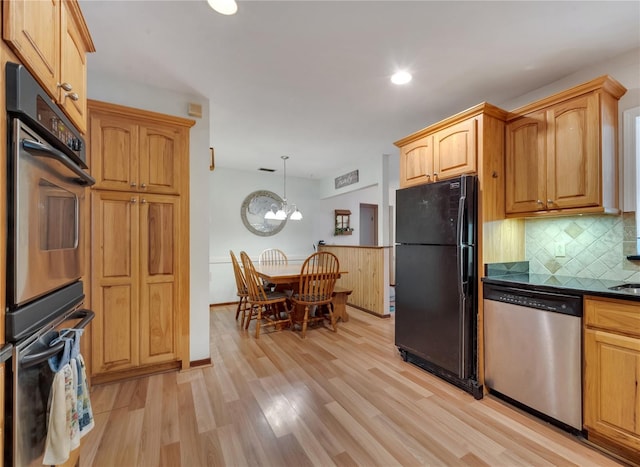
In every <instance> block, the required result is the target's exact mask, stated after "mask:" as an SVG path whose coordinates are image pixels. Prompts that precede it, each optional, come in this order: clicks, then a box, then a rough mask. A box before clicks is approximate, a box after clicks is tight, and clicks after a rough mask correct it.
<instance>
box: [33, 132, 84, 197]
mask: <svg viewBox="0 0 640 467" xmlns="http://www.w3.org/2000/svg"><path fill="white" fill-rule="evenodd" d="M22 147H23V148H24V149H26V150H27V151H35V152H37V153H39V154H42V155H43V156H45V157H50V158H51V159H55V160H57V161H59V162H61V163H62V164H63V165H64V166H65V167H66V168H68V169H69V170H71V171H72V172H73V173H74V174H76V175H77V176H78V177H80V180H77V183H78V184H79V185H86V186H91V185H95V184H96V179H95V178H93V177H92V176H91V175H89V174H88V173H86V172H85V171H84V170H82V169H81V168H80V167H78V165H76V164H74V163H73V161H72V160H71V159H69V156H67V155H66V154H65V153H63V152H62V151H58V150H57V149H54V148H50V147H48V146H45V145H44V144H41V143H39V142H37V141H33V140H31V139H26V138H25V139H23V140H22Z"/></svg>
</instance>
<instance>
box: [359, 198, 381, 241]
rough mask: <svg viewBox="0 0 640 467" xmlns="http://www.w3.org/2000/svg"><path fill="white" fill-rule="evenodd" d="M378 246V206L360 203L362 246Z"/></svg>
mask: <svg viewBox="0 0 640 467" xmlns="http://www.w3.org/2000/svg"><path fill="white" fill-rule="evenodd" d="M377 245H378V205H377V204H364V203H360V246H377Z"/></svg>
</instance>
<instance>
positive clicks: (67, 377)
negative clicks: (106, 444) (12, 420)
mask: <svg viewBox="0 0 640 467" xmlns="http://www.w3.org/2000/svg"><path fill="white" fill-rule="evenodd" d="M60 341H62V342H64V347H63V350H62V353H61V354H59V355H55V356H53V357H51V358H50V359H49V366H50V367H51V370H52V371H54V372H55V376H54V378H53V385H52V387H51V395H50V396H49V404H48V406H49V410H48V421H47V440H46V443H45V451H44V459H43V463H44V464H49V465H55V464H62V463H64V462H66V461H67V459H69V453H70V452H71V450H72V439H73V438H74V437H73V434H72V431H73V424H72V420H73V418H74V416H75V417H76V429H77V426H78V425H77V416H78V413H77V396H76V392H75V388H76V386H75V381H74V378H73V369H72V368H71V365H70V361H71V358H70V357H71V348H72V346H73V338H70V337H66V336H60V337H58V338H56V339H54V340H53V341H51V345H55V344H56V343H57V342H60Z"/></svg>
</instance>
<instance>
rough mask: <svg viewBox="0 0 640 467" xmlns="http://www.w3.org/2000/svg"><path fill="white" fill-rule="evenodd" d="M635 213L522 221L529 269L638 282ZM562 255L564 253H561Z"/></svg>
mask: <svg viewBox="0 0 640 467" xmlns="http://www.w3.org/2000/svg"><path fill="white" fill-rule="evenodd" d="M636 237H637V233H636V223H635V215H634V213H625V214H624V215H622V216H612V215H584V216H572V217H556V218H544V219H527V220H526V221H525V259H526V260H527V261H529V268H530V272H532V273H537V274H555V275H559V276H576V277H591V278H598V279H610V280H619V281H628V282H640V262H638V261H629V260H627V258H626V257H627V255H630V254H635V253H636V248H637V238H636ZM563 255H564V256H563Z"/></svg>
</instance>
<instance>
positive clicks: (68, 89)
mask: <svg viewBox="0 0 640 467" xmlns="http://www.w3.org/2000/svg"><path fill="white" fill-rule="evenodd" d="M58 87H59V88H62V89H64V90H65V91H67V92H69V91H71V90H72V89H73V86H71V85H70V84H69V83H58Z"/></svg>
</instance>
